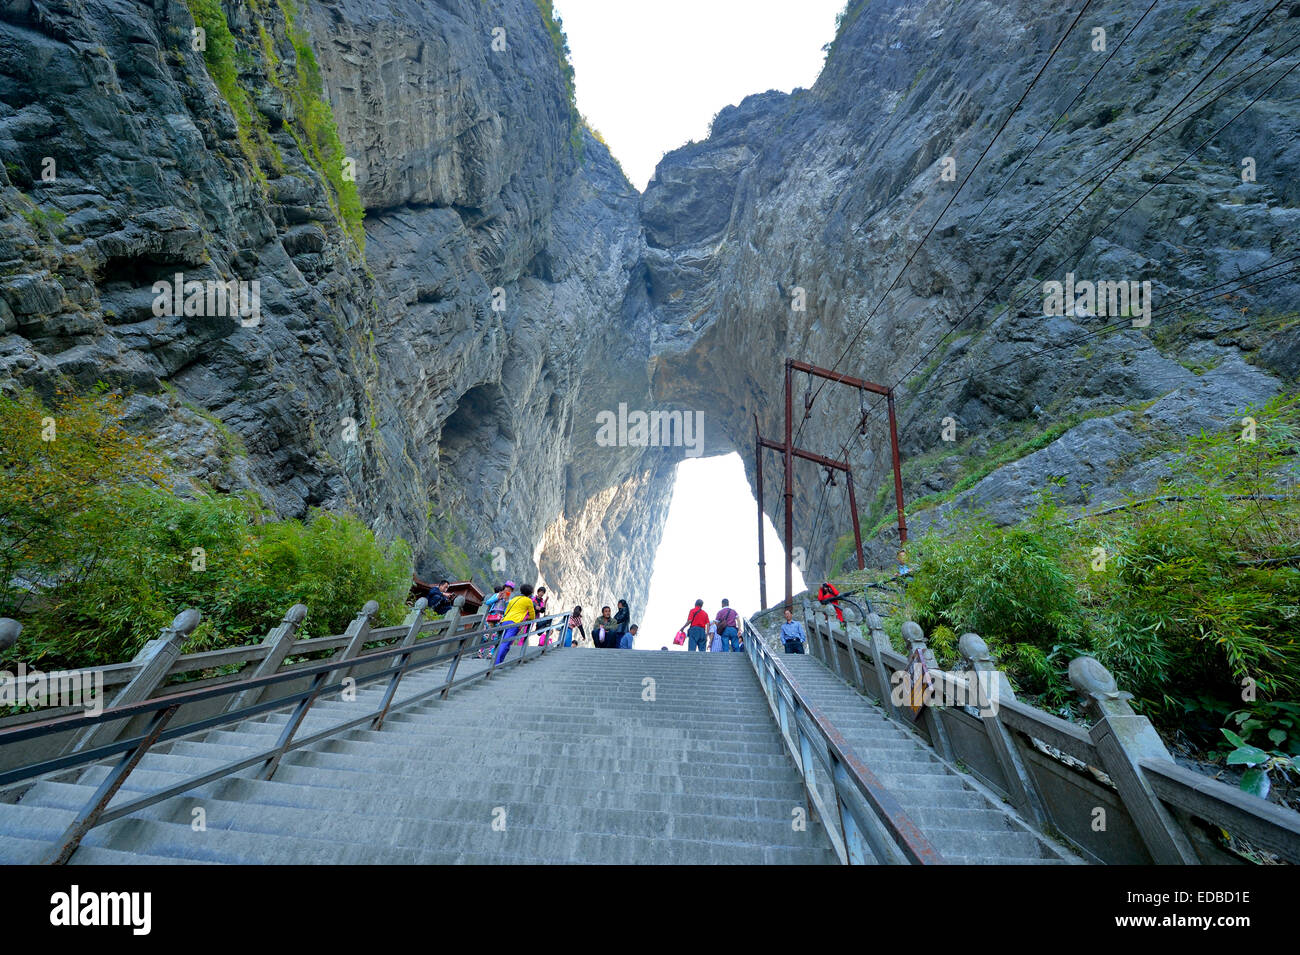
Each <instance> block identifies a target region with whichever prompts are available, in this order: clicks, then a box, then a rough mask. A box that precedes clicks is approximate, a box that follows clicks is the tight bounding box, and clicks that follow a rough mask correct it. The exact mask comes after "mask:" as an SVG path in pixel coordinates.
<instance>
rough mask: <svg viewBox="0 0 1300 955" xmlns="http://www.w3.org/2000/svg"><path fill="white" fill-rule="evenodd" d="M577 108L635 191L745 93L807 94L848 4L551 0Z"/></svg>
mask: <svg viewBox="0 0 1300 955" xmlns="http://www.w3.org/2000/svg"><path fill="white" fill-rule="evenodd" d="M554 6H555V12H556V13H557V15H559V17H560V19H561V20H563V21H564V32H565V33H566V34H567V35H568V38H569V49H570V50H571V51H572V55H571V57H570V59H571V61H572V63H573V69H574V72H575V73H576V80H577V88H578V109H579V110H581V112H582V113H583V115H584V116H586V117H587V119H588V120H589V121H590V122H591V124H592V126H594V127H595V128H596V129H597V130H599V131H600V133H601V135H602V136H604V138H605V141H606V142H607V143H609V147H610V150H611V151H612V152H613V153H614V157H615V158H616V159H618V161H619V162H621V163H622V164H623V171H624V172H626V173H627V176H628V178H629V179H630V180H631V181H632V185H634V186H635V187H636V188H637V189H644V188H645V186H646V183H647V182H649V181H650V178H651V177H652V176H653V175H654V167H655V164H656V163H658V161H659V160H660V159H661V158H662V157H663V155H664V153H666V152H670V151H671V150H673V149H676V148H677V147H678V146H681V145H684V144H685V143H687V142H688V141H690V140H692V139H696V140H700V139H704V138H705V137H706V136H708V132H709V123H710V122H712V120H713V117H714V115H715V114H716V113H717V112H718V110H720V109H722V108H723V107H724V106H729V105H733V104H735V103H739V102H740V101H741V100H742V99H744V98H745V97H746V96H748V95H750V94H751V93H763V92H766V91H767V90H770V89H776V90H782V91H784V92H787V93H788V92H790V91H791V90H793V89H795V88H797V87H810V86H812V84H813V82H814V81H815V80H816V79H817V74H818V72H819V71H820V70H821V67H822V62H823V60H824V59H825V54H824V53H823V52H822V46H823V45H824V44H826V43H829V42H830V41H831V40H832V39H833V38H834V36H835V17H836V16H837V15H838V14H839V12H840V11H841V10H842V9H844V0H555V2H554Z"/></svg>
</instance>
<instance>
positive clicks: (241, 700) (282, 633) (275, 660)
mask: <svg viewBox="0 0 1300 955" xmlns="http://www.w3.org/2000/svg"><path fill="white" fill-rule="evenodd" d="M306 617H307V605H306V604H294V605H293V606H292V607H290V608H289V610H288V612H287V613H285V615H284V619H283V620H281V621H280V625H279V626H278V627H275V628H274V629H273V630H271V632H270V633H268V634H267V635H266V639H265V640H263V641H262V645H263V646H264V647H266V656H264V657H262V659H261V660H260V661H259V662H258V664H257V667H256V669H254V670H253V672H252V673H251V674H250V675H249V676H248V679H250V680H256V679H257V678H258V677H264V676H271V675H272V674H274V673H278V672H279V670H280V665H281V664H282V663H284V659H285V657H287V656H288V655H289V650H290V649H291V648H292V647H293V644H294V641H295V640H296V639H297V636H298V626H299V624H301V623H302V622H303V620H304V619H306ZM271 689H273V688H272V687H265V686H259V687H256V688H254V689H251V690H245V691H244V692H243V693H239V694H236V695H235V696H234V697H233V698H232V699H231V701H230V705H229V706H227V707H226V712H231V711H233V710H239V709H243V708H244V707H246V706H252V705H254V704H255V703H257V702H259V701H260V700H261V699H262V698H263V697H265V696H266V691H267V690H271Z"/></svg>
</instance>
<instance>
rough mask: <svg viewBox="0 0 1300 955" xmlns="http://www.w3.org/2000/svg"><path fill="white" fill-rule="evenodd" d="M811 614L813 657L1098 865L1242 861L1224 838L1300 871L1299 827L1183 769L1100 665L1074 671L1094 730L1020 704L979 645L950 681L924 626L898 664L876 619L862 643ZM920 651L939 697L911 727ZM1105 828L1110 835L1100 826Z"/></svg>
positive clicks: (913, 631)
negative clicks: (909, 693) (908, 710)
mask: <svg viewBox="0 0 1300 955" xmlns="http://www.w3.org/2000/svg"><path fill="white" fill-rule="evenodd" d="M804 613H805V621H804V626H805V631H806V632H807V634H808V648H809V650H810V651H811V652H812V654H813V655H814V656H816V657H817V658H818V659H819V660H820V661H821V662H822V663H823V664H825V665H826V667H827V668H828V669H829V670H831V672H833V673H835V674H836V675H837V676H838V677H840V679H842V680H844V681H845V682H846V683H848V684H850V685H851V686H853V687H854V688H855V689H856V690H857V691H858V692H860V693H862V694H863V695H864V696H866V697H868V698H871V699H875V700H877V701H879V705H880V709H881V711H882V714H883V715H884V716H885V717H886V718H887V719H892V720H894V721H895V722H896V723H897V724H898V725H899V726H900V727H903V728H904V729H907V730H909V731H911V732H913V733H914V734H915V735H916V737H917V738H918V740H920V741H921V742H923V743H925V744H927V745H928V746H930V747H931V748H932V749H934V751H935V752H936V754H937V755H939V756H940V757H941V758H943V759H944V760H946V761H948V762H953V763H960V764H961V766H962V767H963V769H964V770H965V771H966V772H967V773H969V774H970V775H972V776H973V777H974V778H975V779H977V780H978V781H979V782H980V783H982V784H983V785H984V786H986V787H988V788H989V789H991V790H992V791H993V792H994V793H995V794H996V795H998V796H1000V797H1002V798H1005V799H1006V800H1008V801H1009V802H1010V803H1011V804H1012V806H1013V807H1014V808H1015V809H1016V810H1017V811H1018V812H1019V813H1020V814H1021V816H1022V817H1023V818H1024V819H1026V820H1027V821H1029V822H1030V823H1031V824H1033V825H1035V826H1037V827H1038V828H1040V829H1044V830H1047V831H1050V832H1052V833H1053V834H1055V835H1056V836H1058V837H1060V838H1062V839H1063V840H1064V841H1066V842H1067V843H1069V844H1070V846H1071V847H1072V848H1073V849H1075V850H1076V851H1077V852H1079V853H1080V854H1081V855H1082V856H1084V857H1085V858H1086V859H1087V860H1089V861H1091V862H1096V863H1103V864H1125V865H1132V864H1148V863H1151V862H1156V863H1160V864H1184V865H1185V864H1197V863H1233V862H1240V861H1241V859H1240V857H1239V856H1236V855H1232V854H1230V853H1229V852H1228V851H1226V850H1225V848H1224V847H1223V846H1222V845H1221V844H1219V842H1218V841H1217V840H1216V838H1215V836H1214V834H1215V832H1216V831H1217V830H1223V831H1226V832H1229V833H1231V834H1233V835H1234V836H1235V837H1237V838H1239V839H1242V840H1245V841H1246V842H1248V843H1249V844H1251V845H1254V846H1257V847H1259V848H1261V849H1264V850H1266V851H1268V852H1272V853H1275V854H1276V855H1277V856H1278V857H1279V858H1280V859H1282V860H1285V861H1287V862H1290V863H1293V864H1297V863H1300V814H1297V813H1296V812H1294V811H1292V810H1290V809H1288V808H1286V807H1284V806H1278V805H1274V804H1272V803H1269V802H1267V801H1266V800H1263V799H1260V798H1258V797H1256V796H1253V795H1250V794H1248V793H1245V792H1242V791H1241V790H1240V789H1238V788H1236V787H1234V786H1230V785H1227V784H1225V783H1224V782H1221V781H1219V780H1216V779H1212V778H1209V777H1207V776H1204V775H1202V774H1200V773H1197V772H1194V771H1192V770H1190V769H1186V768H1184V767H1182V766H1179V765H1178V764H1177V763H1175V762H1174V760H1173V757H1172V756H1171V755H1170V753H1169V752H1168V750H1167V749H1166V748H1165V746H1164V744H1163V743H1162V742H1161V740H1160V738H1159V736H1158V735H1157V734H1156V732H1155V730H1154V728H1153V727H1152V726H1151V724H1150V722H1149V721H1148V720H1147V719H1146V717H1143V716H1141V715H1139V714H1137V713H1134V712H1133V710H1132V709H1131V707H1130V706H1129V704H1128V702H1127V699H1128V694H1125V693H1122V692H1120V690H1119V688H1118V687H1117V686H1116V685H1115V680H1114V678H1113V676H1111V674H1110V673H1108V672H1107V671H1106V670H1105V668H1104V667H1102V666H1101V664H1099V663H1097V662H1096V661H1095V660H1092V659H1091V658H1088V657H1081V658H1077V659H1076V661H1075V664H1072V665H1071V668H1070V679H1071V682H1072V683H1073V684H1074V686H1075V688H1076V690H1077V691H1078V692H1079V693H1080V695H1081V697H1082V698H1083V699H1084V702H1085V708H1086V711H1087V712H1088V713H1089V714H1090V715H1091V716H1092V717H1093V718H1094V722H1093V723H1092V725H1091V726H1087V725H1083V724H1079V723H1070V722H1067V721H1065V720H1063V719H1061V718H1060V717H1058V716H1055V715H1053V714H1051V713H1046V712H1044V711H1042V710H1040V709H1038V708H1036V707H1034V706H1031V705H1029V704H1027V703H1025V702H1022V701H1020V700H1017V699H1016V697H1015V693H1014V692H1013V691H1012V689H1011V686H1010V683H1009V681H1008V679H1007V676H1006V674H1005V673H1004V672H1003V671H1001V670H999V669H998V667H997V663H996V661H995V660H994V658H993V656H992V654H991V653H990V651H989V649H988V647H987V645H986V644H985V643H984V641H983V640H981V639H980V638H979V636H978V635H976V634H973V633H967V634H963V635H962V636H961V638H960V640H959V642H958V649H959V654H960V656H961V658H962V660H963V662H962V663H961V667H962V669H961V671H960V672H946V671H943V670H941V669H940V668H939V667H938V666H937V665H936V664H935V662H934V658H933V655H932V654H931V652H930V649H929V647H928V645H927V641H926V639H925V636H924V634H923V633H922V631H921V628H920V627H919V626H917V625H916V624H915V623H910V622H909V623H904V625H903V639H904V642H905V643H906V644H907V649H908V652H907V653H900V652H898V651H896V650H895V649H894V648H893V646H892V645H891V642H890V640H889V637H888V636H887V635H886V634H885V632H884V630H883V624H882V622H881V620H880V618H879V616H878V615H876V614H868V615H867V632H866V633H865V634H864V633H863V632H862V631H861V630H859V628H858V627H857V626H856V625H854V624H852V623H850V624H848V625H847V626H841V625H840V624H839V622H838V621H837V620H836V619H835V617H834V615H833V613H830V612H828V611H827V609H826V608H825V607H819V606H815V605H813V604H812V603H810V602H805V605H804ZM917 652H919V653H921V654H922V655H923V657H924V658H925V659H926V661H927V664H928V666H929V668H930V669H929V676H930V678H931V679H932V680H933V681H934V685H933V690H932V692H931V693H930V694H928V695H930V696H931V697H932V702H927V703H926V704H925V705H924V706H923V707H922V709H921V712H920V713H919V714H917V715H916V717H915V718H912V717H911V716H908V715H906V714H905V713H904V709H905V707H903V706H901V705H900V704H899V701H898V696H899V693H900V690H901V689H902V688H905V687H907V686H909V685H910V674H909V668H910V666H911V663H912V655H913V654H914V653H917ZM904 695H905V694H904ZM945 701H953V702H952V703H947V702H945ZM1099 819H1102V820H1104V822H1105V824H1104V825H1100V826H1099V825H1097V824H1096V822H1095V821H1096V820H1099Z"/></svg>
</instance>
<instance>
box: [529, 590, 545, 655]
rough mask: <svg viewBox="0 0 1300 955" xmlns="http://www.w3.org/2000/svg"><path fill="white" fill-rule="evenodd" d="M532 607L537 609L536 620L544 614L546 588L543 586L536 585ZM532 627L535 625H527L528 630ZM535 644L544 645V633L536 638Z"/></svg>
mask: <svg viewBox="0 0 1300 955" xmlns="http://www.w3.org/2000/svg"><path fill="white" fill-rule="evenodd" d="M533 609H534V610H536V611H537V619H538V620H541V619H542V617H545V616H546V588H545V587H538V588H537V590H536V591H535V592H534V593H533ZM534 628H535V625H532V624H530V625H529V626H528V631H531V630H533V629H534ZM537 645H538V646H539V647H542V646H546V634H542V636H541V637H540V638H539V639H538V643H537Z"/></svg>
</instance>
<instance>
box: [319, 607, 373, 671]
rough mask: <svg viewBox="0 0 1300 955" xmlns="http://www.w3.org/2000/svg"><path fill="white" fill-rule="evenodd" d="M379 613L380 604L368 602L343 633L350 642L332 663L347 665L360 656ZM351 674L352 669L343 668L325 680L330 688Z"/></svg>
mask: <svg viewBox="0 0 1300 955" xmlns="http://www.w3.org/2000/svg"><path fill="white" fill-rule="evenodd" d="M378 612H379V604H378V602H376V601H374V600H369V601H366V605H365V606H364V607H362V608H361V610H360V612H359V613H358V614H357V615H356V616H355V617H354V618H352V622H351V623H350V624H348V629H347V630H346V631H344V633H343V636H345V637H347V638H348V642H347V643H346V644H344V646H343V649H342V651H341V652H339V653H338V654H337V655H336V656H335V658H334V660H333V661H331V662H338V663H346V662H347V661H349V660H351V659H353V658H354V657H356V656H358V655H360V653H361V647H362V646H363V645H364V644H365V642H366V638H367V637H368V636H370V627H371V621H372V620H373V619H374V616H375V614H377V613H378ZM351 672H352V668H351V667H342V668H340V669H338V670H331V671H330V674H329V676H328V677H327V678H326V679H325V685H326V686H328V685H330V684H331V683H337V682H339V681H340V680H343V679H345V678H346V677H347V676H348V674H350V673H351Z"/></svg>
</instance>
